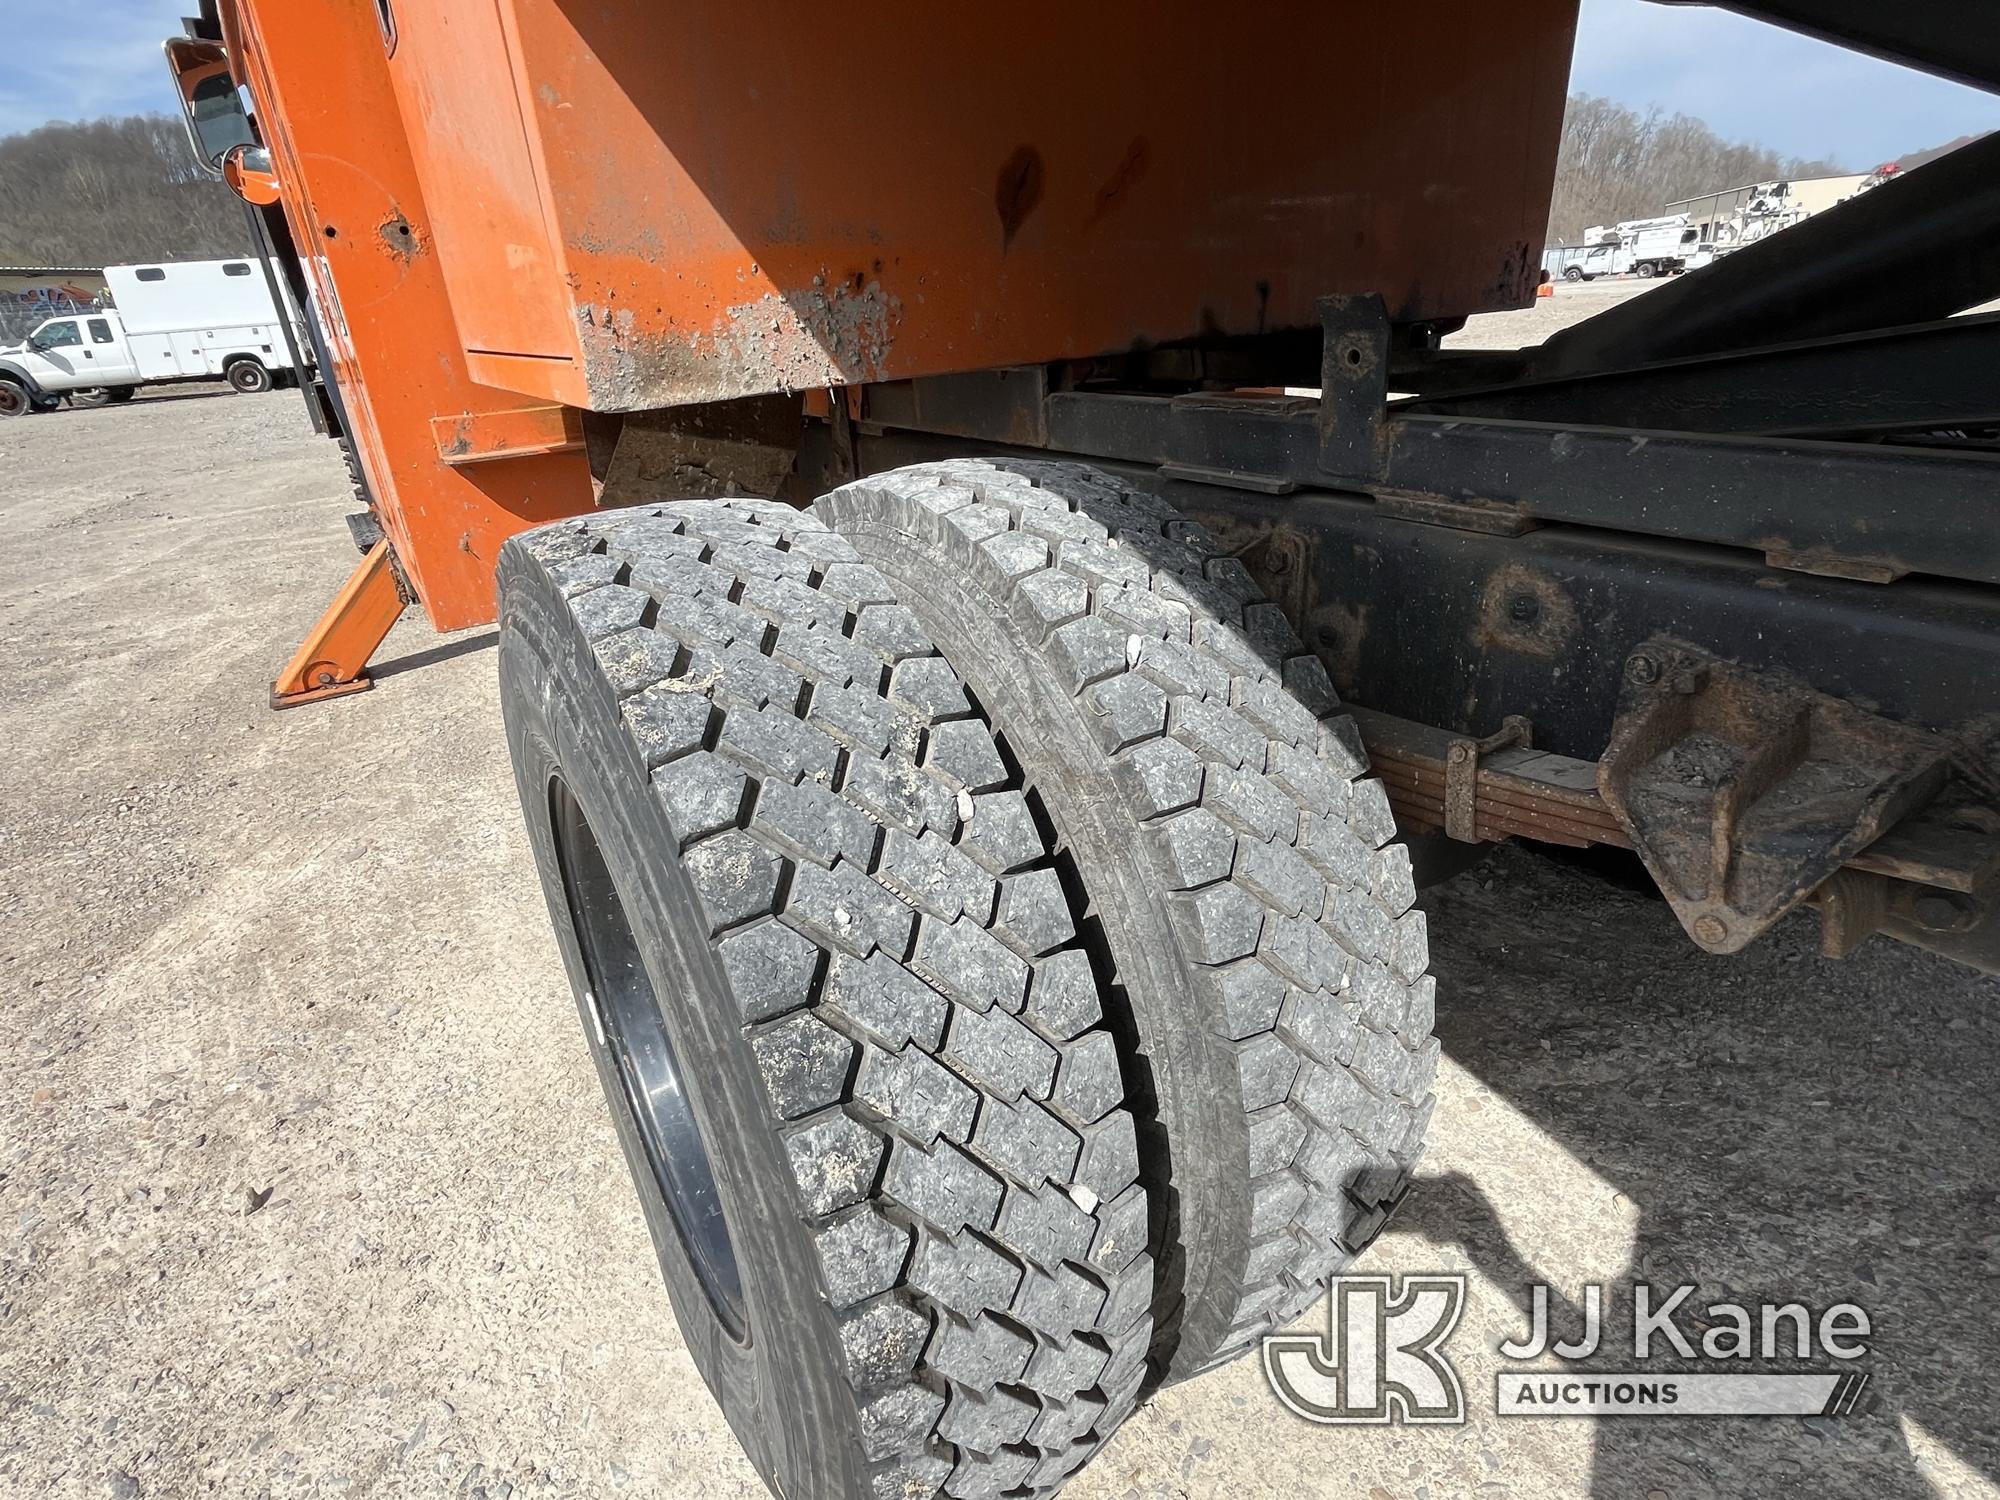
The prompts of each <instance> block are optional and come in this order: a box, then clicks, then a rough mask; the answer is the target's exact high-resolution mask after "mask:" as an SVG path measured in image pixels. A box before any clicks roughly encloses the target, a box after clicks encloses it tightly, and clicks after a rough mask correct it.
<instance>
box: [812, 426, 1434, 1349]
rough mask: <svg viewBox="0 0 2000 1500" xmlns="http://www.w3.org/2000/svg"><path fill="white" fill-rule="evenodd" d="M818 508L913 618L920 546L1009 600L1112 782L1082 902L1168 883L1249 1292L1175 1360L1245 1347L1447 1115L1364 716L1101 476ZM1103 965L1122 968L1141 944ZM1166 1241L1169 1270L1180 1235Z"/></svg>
mask: <svg viewBox="0 0 2000 1500" xmlns="http://www.w3.org/2000/svg"><path fill="white" fill-rule="evenodd" d="M817 509H818V511H819V513H820V514H821V515H823V516H825V517H826V518H827V520H828V521H829V522H830V523H831V524H832V525H833V526H834V527H835V529H836V530H838V531H840V532H841V533H842V534H843V535H846V536H849V537H850V538H852V539H853V540H855V541H856V542H857V544H858V545H859V547H860V549H861V551H862V553H863V555H864V556H867V557H869V558H870V559H871V560H873V561H875V562H877V563H878V565H882V566H883V567H884V569H885V571H887V572H889V573H890V574H891V575H892V577H894V578H897V579H898V581H900V582H902V583H903V584H904V585H905V595H906V600H907V602H909V603H911V604H912V605H913V606H916V607H918V608H919V609H920V610H921V609H923V608H924V607H925V605H924V600H923V599H921V598H920V597H919V593H920V589H921V582H920V580H918V579H916V578H902V577H901V574H902V572H903V571H905V567H906V565H907V564H908V563H909V560H910V558H911V557H912V556H913V555H915V554H922V555H924V556H926V557H929V558H932V559H935V560H936V562H937V565H938V566H937V571H938V572H940V573H945V572H955V573H956V575H957V576H959V577H969V578H970V579H972V580H973V581H974V583H975V586H976V588H977V589H978V590H979V591H980V592H982V593H983V594H984V595H985V596H986V597H985V598H984V599H978V598H967V599H963V600H960V601H957V607H958V608H961V609H964V610H968V611H977V610H981V609H984V608H996V609H998V610H1001V611H1004V612H1005V614H1006V616H1007V617H1008V618H1009V619H1010V620H1011V621H1012V623H1013V628H1014V630H1015V631H1016V632H1017V633H1018V634H1019V636H1021V637H1024V638H1025V639H1026V640H1027V641H1028V642H1029V644H1030V647H1031V654H1034V656H1035V659H1034V660H1033V661H1032V662H1023V663H1021V664H1020V670H1021V671H1022V672H1024V673H1029V674H1031V675H1033V676H1034V677H1036V678H1037V679H1038V681H1039V682H1040V683H1045V684H1047V685H1048V688H1049V690H1052V691H1054V692H1058V693H1064V694H1068V695H1069V696H1070V697H1071V698H1072V699H1073V700H1074V702H1075V703H1076V705H1077V706H1078V707H1079V709H1080V710H1081V712H1082V717H1083V719H1084V720H1085V722H1086V723H1087V724H1088V726H1089V728H1090V730H1091V731H1092V732H1093V734H1094V736H1095V739H1096V742H1097V747H1098V749H1099V750H1100V751H1101V752H1102V754H1103V756H1104V757H1105V758H1106V759H1107V761H1108V763H1109V767H1110V770H1111V775H1112V778H1113V780H1114V781H1115V782H1116V784H1117V785H1118V786H1120V787H1121V788H1122V790H1123V793H1124V796H1125V798H1126V800H1127V802H1128V804H1129V808H1130V813H1131V817H1132V819H1133V821H1134V823H1135V824H1136V825H1137V826H1136V833H1137V834H1138V837H1137V838H1135V839H1134V841H1133V842H1134V844H1135V851H1134V855H1133V859H1134V860H1135V861H1136V864H1135V865H1134V866H1133V867H1132V868H1130V869H1128V870H1126V871H1124V872H1122V875H1121V873H1120V872H1111V871H1093V870H1091V869H1089V868H1085V869H1083V870H1082V871H1081V875H1082V880H1083V884H1084V886H1085V888H1086V893H1087V894H1089V895H1090V896H1091V899H1092V901H1093V903H1095V902H1096V901H1097V900H1098V896H1097V894H1096V893H1095V892H1093V891H1092V890H1091V889H1090V888H1091V887H1092V885H1093V883H1094V882H1097V881H1102V880H1109V879H1114V878H1126V879H1132V878H1136V879H1138V880H1140V881H1144V882H1151V883H1152V884H1151V887H1150V888H1151V889H1154V890H1157V891H1161V892H1168V893H1171V894H1170V895H1167V896H1166V897H1164V898H1163V899H1164V904H1165V907H1166V911H1165V920H1166V924H1167V927H1168V929H1169V930H1170V932H1171V934H1172V938H1173V941H1174V942H1175V944H1176V945H1177V946H1178V948H1179V950H1180V954H1181V957H1182V959H1183V960H1184V962H1185V964H1186V968H1187V973H1188V976H1189V978H1190V979H1191V980H1192V981H1193V982H1194V984H1195V985H1196V986H1198V987H1199V988H1200V989H1201V990H1202V991H1203V992H1204V993H1205V996H1206V999H1205V1014H1206V1015H1207V1016H1209V1017H1211V1018H1212V1021H1211V1024H1213V1025H1214V1026H1217V1027H1220V1028H1221V1029H1222V1031H1223V1033H1224V1037H1223V1040H1224V1042H1225V1044H1226V1047H1227V1051H1228V1053H1230V1054H1233V1058H1234V1063H1235V1067H1234V1070H1233V1071H1234V1076H1229V1077H1220V1078H1217V1079H1215V1080H1213V1082H1214V1084H1215V1086H1216V1087H1217V1088H1219V1089H1223V1090H1227V1091H1228V1093H1229V1095H1230V1097H1231V1098H1232V1100H1233V1101H1234V1103H1233V1108H1235V1109H1236V1110H1239V1111H1240V1129H1239V1130H1237V1131H1236V1132H1235V1134H1234V1141H1235V1142H1236V1145H1235V1146H1234V1148H1233V1149H1235V1150H1237V1151H1239V1152H1240V1153H1241V1154H1240V1155H1239V1156H1238V1157H1236V1158H1235V1159H1234V1160H1233V1161H1231V1162H1225V1163H1223V1164H1222V1171H1223V1175H1224V1176H1225V1178H1226V1177H1227V1176H1228V1174H1229V1173H1230V1172H1232V1171H1233V1172H1234V1173H1236V1174H1237V1176H1238V1177H1239V1179H1247V1181H1248V1183H1249V1188H1248V1192H1247V1195H1246V1196H1245V1197H1244V1198H1243V1199H1242V1200H1241V1201H1240V1204H1239V1205H1238V1211H1239V1212H1241V1213H1242V1214H1244V1215H1245V1216H1247V1220H1248V1224H1247V1242H1245V1243H1244V1244H1243V1248H1242V1256H1241V1263H1240V1266H1239V1267H1238V1269H1237V1273H1236V1281H1235V1285H1234V1292H1235V1297H1234V1305H1233V1307H1230V1308H1228V1309H1226V1316H1225V1317H1223V1318H1222V1319H1220V1320H1218V1319H1216V1318H1214V1317H1213V1316H1211V1317H1210V1318H1209V1319H1208V1320H1207V1321H1208V1326H1209V1328H1210V1329H1211V1330H1213V1331H1212V1332H1211V1333H1210V1334H1209V1336H1208V1337H1206V1338H1205V1339H1197V1340H1194V1341H1193V1342H1192V1343H1184V1344H1183V1345H1182V1346H1181V1347H1180V1348H1179V1350H1178V1351H1177V1352H1176V1353H1175V1356H1174V1360H1173V1366H1172V1372H1171V1373H1172V1374H1173V1375H1174V1376H1176V1377H1178V1376H1182V1375H1186V1374H1190V1373H1193V1372H1194V1371H1195V1370H1198V1369H1202V1368H1207V1367H1210V1366H1212V1365H1215V1364H1219V1363H1221V1362H1223V1361H1225V1360H1227V1359H1230V1358H1232V1357H1234V1356H1235V1355H1237V1354H1239V1353H1241V1352H1243V1351H1244V1350H1246V1349H1248V1348H1249V1347H1250V1346H1251V1345H1252V1344H1253V1343H1254V1342H1255V1340H1256V1339H1257V1338H1258V1337H1259V1336H1260V1335H1261V1334H1262V1333H1264V1332H1266V1331H1268V1330H1270V1329H1272V1328H1275V1327H1279V1326H1282V1325H1283V1324H1285V1323H1287V1322H1289V1321H1290V1320H1291V1319H1292V1318H1294V1317H1295V1316H1297V1315H1298V1314H1299V1312H1300V1311H1302V1310H1303V1309H1304V1307H1305V1306H1306V1305H1307V1304H1308V1303H1309V1302H1310V1301H1311V1300H1312V1299H1313V1298H1314V1297H1315V1296H1316V1295H1317V1293H1318V1291H1319V1290H1320V1288H1321V1287H1323V1286H1324V1284H1325V1283H1326V1281H1327V1279H1328V1278H1329V1277H1331V1276H1332V1275H1334V1274H1336V1273H1337V1272H1338V1271H1339V1270H1340V1269H1341V1268H1342V1267H1343V1266H1344V1265H1345V1264H1346V1263H1347V1262H1348V1261H1349V1260H1351V1259H1352V1257H1353V1256H1354V1255H1355V1254H1356V1253H1357V1252H1358V1251H1359V1250H1360V1249H1361V1248H1363V1247H1364V1246H1365V1245H1367V1244H1368V1242H1369V1241H1370V1240H1371V1239H1372V1238H1373V1237H1374V1235H1375V1233H1376V1232H1377V1231H1378V1230H1379V1228H1380V1227H1381V1225H1382V1223H1383V1221H1384V1219H1385V1218H1386V1216H1387V1214H1388V1212H1389V1211H1390V1210H1391V1209H1392V1208H1393V1207H1394V1205H1395V1203H1396V1201H1397V1200H1398V1199H1399V1198H1400V1196H1401V1194H1402V1192H1403V1191H1404V1188H1405V1184H1406V1183H1407V1180H1408V1174H1409V1170H1410V1167H1411V1165H1412V1163H1413V1162H1414V1160H1415V1158H1416V1156H1417V1154H1418V1152H1419V1151H1420V1149H1421V1145H1422V1140H1423V1135H1424V1130H1425V1127H1426V1125H1427V1123H1428V1120H1429V1115H1430V1111H1431V1106H1432V1097H1431V1093H1430V1090H1431V1084H1432V1081H1433V1077H1434V1074H1435V1070H1436V1059H1437V1043H1436V1041H1435V1040H1434V1039H1433V1037H1432V1034H1431V1033H1432V1021H1433V982H1432V980H1431V979H1430V978H1429V977H1428V975H1427V974H1426V972H1425V971H1426V969H1427V967H1428V948H1427V940H1426V933H1425V928H1424V916H1423V913H1422V912H1420V911H1416V910H1414V909H1413V907H1412V903H1413V901H1414V900H1415V889H1414V886H1413V883H1412V881H1411V878H1410V866H1409V860H1408V857H1407V855H1406V854H1405V852H1404V851H1403V849H1402V848H1401V847H1400V846H1399V845H1397V844H1394V843H1392V842H1391V840H1392V839H1393V837H1394V834H1395V825H1394V822H1393V820H1392V817H1391V814H1390V811H1389V804H1388V800H1387V797H1386V795H1385V793H1384V790H1383V788H1382V786H1381V784H1380V782H1379V781H1377V780H1376V779H1374V778H1372V777H1370V776H1368V775H1367V774H1366V772H1367V760H1366V755H1365V752H1364V751H1363V749H1362V746H1361V742H1360V739H1359V736H1358V734H1357V733H1356V731H1355V729H1354V726H1353V722H1352V720H1351V719H1349V718H1348V717H1347V716H1345V715H1344V714H1341V713H1340V712H1339V704H1338V699H1337V698H1336V696H1335V694H1334V691H1333V688H1332V685H1331V683H1330V682H1329V680H1328V678H1327V675H1326V672H1325V669H1324V668H1323V667H1322V665H1321V664H1320V662H1319V660H1318V659H1317V658H1316V657H1314V656H1312V655H1311V654H1310V653H1308V652H1307V651H1306V649H1305V648H1304V646H1303V645H1302V644H1301V643H1300V641H1299V639H1298V637H1297V636H1296V635H1295V634H1294V633H1293V631H1292V629H1291V626H1290V625H1289V624H1288V623H1287V621H1286V619H1285V617H1284V615H1283V613H1282V612H1281V611H1280V609H1279V608H1278V606H1277V605H1275V604H1273V603H1271V602H1270V601H1269V600H1268V599H1266V598H1265V596H1264V595H1263V594H1262V592H1261V591H1260V590H1259V589H1258V587H1257V585H1256V584H1255V583H1254V582H1253V580H1252V579H1251V577H1250V575H1249V573H1248V572H1247V571H1246V570H1245V569H1244V567H1243V565H1242V564H1241V563H1240V562H1239V561H1238V560H1236V559H1234V558H1232V557H1228V556H1225V555H1222V553H1221V552H1220V550H1219V549H1218V548H1217V547H1216V545H1215V544H1214V542H1213V541H1212V540H1211V539H1210V537H1209V536H1208V534H1207V533H1206V531H1205V530H1204V529H1203V528H1202V527H1201V526H1200V525H1199V524H1197V523H1195V522H1193V521H1190V520H1187V519H1185V518H1184V517H1182V516H1181V515H1180V513H1179V512H1177V511H1176V510H1175V509H1174V508H1173V507H1172V506H1171V505H1169V504H1168V503H1167V502H1166V501H1164V500H1162V499H1160V498H1158V497H1157V496H1154V495H1152V494H1149V493H1147V492H1145V491H1143V490H1141V489H1137V488H1134V487H1133V486H1131V485H1129V484H1127V483H1125V482H1124V481H1122V480H1120V479H1119V478H1117V477H1115V476H1113V475H1111V474H1108V473H1106V472H1103V471H1101V470H1097V469H1093V468H1089V467H1087V466H1084V465H1079V464H1069V463H1053V462H1037V461H1026V460H1023V461H1015V460H995V461H993V462H985V461H977V460H956V461H951V462H945V463H936V464H925V465H919V466H916V467H912V468H906V469H900V470H895V471H892V472H888V473H884V474H878V475H874V476H871V477H869V478H866V479H862V480H857V481H855V482H853V483H851V484H849V485H846V486H843V487H842V488H840V489H837V490H835V491H834V492H832V493H831V494H829V495H828V496H826V497H825V498H824V499H822V500H821V501H820V502H819V504H818V507H817ZM891 557H900V558H901V559H902V561H900V562H898V563H894V564H892V563H891V562H890V561H889V559H890V558H891ZM912 571H915V570H912ZM927 618H931V616H927ZM938 629H939V634H940V635H943V634H944V626H943V624H942V623H941V622H940V623H939V626H938ZM946 644H947V647H948V648H950V647H951V643H950V641H949V640H947V642H946ZM953 649H955V648H953ZM957 655H958V660H959V665H960V667H961V668H962V669H966V670H970V663H971V660H972V653H970V652H966V653H957ZM974 675H975V677H976V674H974ZM975 685H977V684H976V682H975ZM1001 728H1002V731H1003V733H1006V734H1008V735H1010V736H1013V734H1014V730H1013V728H1012V726H1010V725H1009V724H1008V723H1005V722H1003V723H1002V725H1001ZM1015 748H1016V750H1017V752H1019V753H1021V754H1022V757H1023V760H1022V763H1023V770H1024V773H1025V774H1026V775H1027V776H1028V778H1029V780H1030V783H1031V784H1034V783H1035V781H1036V778H1037V774H1038V771H1037V767H1036V766H1035V765H1034V764H1032V763H1031V762H1030V760H1029V759H1028V756H1027V753H1026V747H1025V746H1024V745H1022V744H1021V743H1019V742H1018V741H1016V743H1015ZM1058 832H1059V837H1060V832H1061V830H1060V829H1059V830H1058ZM1114 957H1116V958H1117V959H1118V966H1119V969H1120V972H1121V977H1122V974H1123V971H1124V969H1125V967H1126V965H1127V961H1128V959H1129V955H1126V956H1120V955H1114ZM1172 1146H1173V1149H1174V1151H1175V1152H1176V1153H1177V1154H1178V1153H1180V1152H1181V1151H1182V1150H1183V1149H1184V1143H1183V1142H1181V1141H1179V1140H1175V1141H1174V1142H1173V1143H1172ZM1176 1172H1177V1175H1178V1168H1177V1169H1176ZM1156 1249H1160V1253H1161V1254H1162V1259H1163V1262H1168V1263H1170V1259H1171V1255H1172V1253H1173V1252H1172V1247H1171V1246H1169V1247H1165V1248H1163V1249H1162V1248H1161V1247H1156ZM1156 1311H1157V1312H1158V1313H1159V1316H1160V1318H1161V1322H1162V1324H1163V1326H1164V1325H1165V1324H1166V1322H1167V1321H1168V1319H1169V1317H1170V1316H1171V1314H1170V1311H1169V1310H1168V1309H1165V1308H1161V1309H1157V1310H1156Z"/></svg>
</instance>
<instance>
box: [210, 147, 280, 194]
mask: <svg viewBox="0 0 2000 1500" xmlns="http://www.w3.org/2000/svg"><path fill="white" fill-rule="evenodd" d="M222 180H223V181H224V182H226V183H228V184H229V190H230V191H231V192H232V193H234V194H236V196H237V197H239V198H241V199H242V200H243V201H244V202H245V203H254V204H256V205H257V206H258V207H259V208H268V207H269V206H270V205H271V204H273V203H276V202H277V201H278V174H277V173H275V172H273V171H272V170H271V153H270V151H269V149H267V148H266V147H263V146H250V145H243V144H240V143H239V144H237V145H234V146H231V147H230V148H229V152H228V154H227V155H226V156H224V157H223V158H222Z"/></svg>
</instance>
